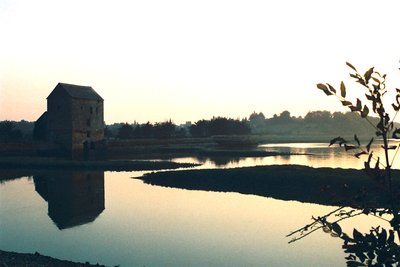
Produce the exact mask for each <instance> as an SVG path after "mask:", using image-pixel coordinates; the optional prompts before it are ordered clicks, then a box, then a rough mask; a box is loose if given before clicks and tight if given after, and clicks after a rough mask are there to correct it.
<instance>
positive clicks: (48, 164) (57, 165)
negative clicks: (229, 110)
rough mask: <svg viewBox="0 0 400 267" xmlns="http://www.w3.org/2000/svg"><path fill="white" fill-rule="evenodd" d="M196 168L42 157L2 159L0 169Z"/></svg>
mask: <svg viewBox="0 0 400 267" xmlns="http://www.w3.org/2000/svg"><path fill="white" fill-rule="evenodd" d="M195 166H198V164H193V163H177V162H172V161H144V160H143V161H142V160H109V161H74V160H63V159H55V158H40V157H0V169H17V170H78V171H79V170H96V171H145V170H164V169H177V168H190V167H195Z"/></svg>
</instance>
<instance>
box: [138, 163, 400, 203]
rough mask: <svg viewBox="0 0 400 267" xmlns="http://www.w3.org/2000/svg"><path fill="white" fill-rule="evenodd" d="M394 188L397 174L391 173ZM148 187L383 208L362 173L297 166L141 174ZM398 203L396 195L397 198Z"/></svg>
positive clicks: (384, 198)
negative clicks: (392, 174) (149, 185)
mask: <svg viewBox="0 0 400 267" xmlns="http://www.w3.org/2000/svg"><path fill="white" fill-rule="evenodd" d="M394 176H395V179H394V184H395V188H396V186H397V188H398V187H399V185H400V179H399V177H400V172H399V171H395V172H394ZM140 179H142V180H143V181H144V182H145V183H148V184H151V185H158V186H165V187H174V188H181V189H189V190H205V191H218V192H238V193H242V194H253V195H258V196H263V197H272V198H275V199H281V200H297V201H301V202H307V203H316V204H322V205H345V206H352V207H355V208H357V207H361V206H368V207H371V208H373V207H387V205H388V194H386V192H384V191H383V190H384V187H383V186H382V185H380V184H378V183H376V182H374V181H372V179H371V178H370V177H368V176H367V175H366V173H365V172H364V171H363V170H355V169H332V168H311V167H306V166H298V165H284V166H278V165H274V166H257V167H246V168H234V169H210V170H185V171H168V172H157V173H149V174H145V175H144V176H143V177H141V178H140ZM399 201H400V196H399Z"/></svg>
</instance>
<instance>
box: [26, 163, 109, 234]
mask: <svg viewBox="0 0 400 267" xmlns="http://www.w3.org/2000/svg"><path fill="white" fill-rule="evenodd" d="M33 179H34V183H35V189H36V191H37V192H38V193H39V195H40V196H41V197H42V198H43V199H44V200H46V201H47V203H48V215H49V217H50V218H51V219H52V220H53V222H54V223H55V224H56V225H57V227H58V228H59V229H60V230H63V229H67V228H71V227H74V226H78V225H82V224H86V223H90V222H93V221H94V220H95V219H96V218H97V217H98V216H99V215H100V214H101V213H102V212H103V210H104V208H105V207H104V172H72V171H70V172H68V171H64V172H48V173H45V174H40V175H36V176H34V177H33Z"/></svg>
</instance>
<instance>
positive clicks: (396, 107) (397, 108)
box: [392, 104, 400, 111]
mask: <svg viewBox="0 0 400 267" xmlns="http://www.w3.org/2000/svg"><path fill="white" fill-rule="evenodd" d="M392 107H393V109H394V110H395V111H399V110H400V105H399V106H396V105H395V104H392Z"/></svg>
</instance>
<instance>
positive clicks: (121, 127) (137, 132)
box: [105, 117, 251, 139]
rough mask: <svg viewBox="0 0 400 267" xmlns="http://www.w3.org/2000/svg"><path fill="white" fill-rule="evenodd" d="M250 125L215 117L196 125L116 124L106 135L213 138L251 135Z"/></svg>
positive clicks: (123, 137) (160, 123) (113, 136)
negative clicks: (216, 136)
mask: <svg viewBox="0 0 400 267" xmlns="http://www.w3.org/2000/svg"><path fill="white" fill-rule="evenodd" d="M250 133H251V130H250V125H249V122H248V120H247V119H244V120H237V119H231V118H224V117H214V118H212V119H210V120H199V121H197V122H196V123H194V124H184V125H180V126H178V125H176V124H174V123H173V122H172V121H171V120H169V121H166V122H158V123H155V124H152V123H150V122H147V123H144V124H137V123H135V124H128V123H123V124H114V125H111V126H108V127H107V128H106V131H105V135H106V137H108V138H117V139H133V138H157V139H165V138H173V137H178V138H184V137H211V136H215V135H243V134H250Z"/></svg>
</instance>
